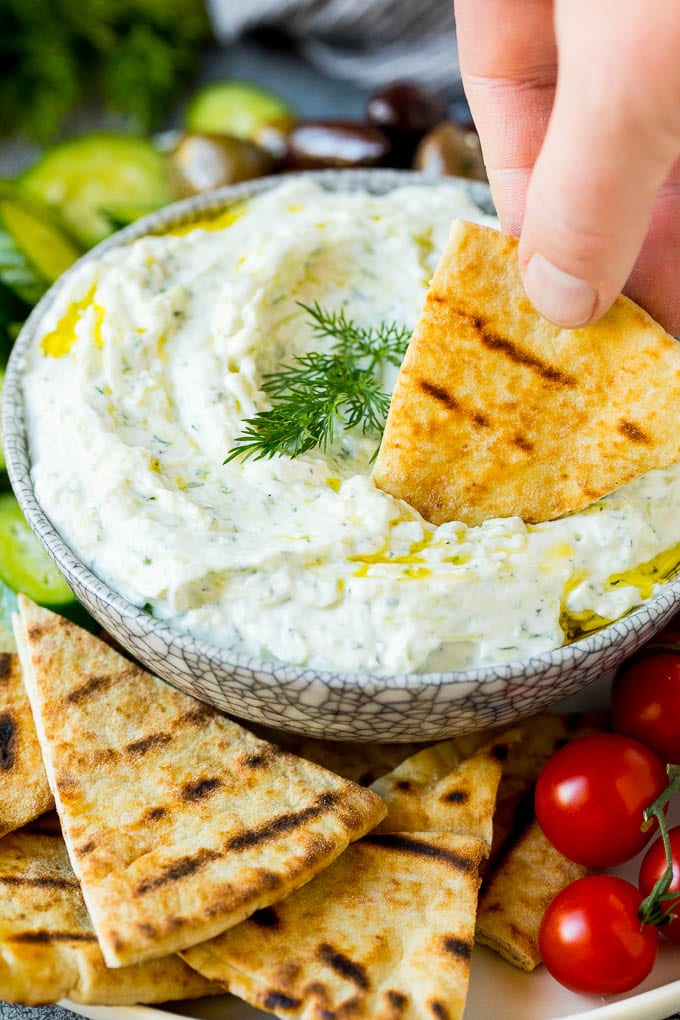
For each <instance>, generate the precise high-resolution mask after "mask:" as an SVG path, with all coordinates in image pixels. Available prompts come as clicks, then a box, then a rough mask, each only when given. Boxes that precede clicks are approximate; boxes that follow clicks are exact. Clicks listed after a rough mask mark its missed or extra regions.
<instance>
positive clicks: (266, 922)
mask: <svg viewBox="0 0 680 1020" xmlns="http://www.w3.org/2000/svg"><path fill="white" fill-rule="evenodd" d="M250 921H251V922H252V923H253V924H256V925H257V927H258V928H269V929H270V930H272V931H278V930H279V929H280V927H281V918H280V917H279V915H278V914H277V913H276V911H275V910H274V908H273V907H263V908H262V909H261V910H256V911H255V913H254V914H251V915H250Z"/></svg>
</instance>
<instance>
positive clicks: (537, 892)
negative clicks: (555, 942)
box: [476, 820, 588, 971]
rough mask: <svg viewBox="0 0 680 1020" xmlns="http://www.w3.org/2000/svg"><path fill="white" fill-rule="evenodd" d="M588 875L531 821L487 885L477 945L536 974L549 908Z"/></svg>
mask: <svg viewBox="0 0 680 1020" xmlns="http://www.w3.org/2000/svg"><path fill="white" fill-rule="evenodd" d="M587 874H588V869H587V868H584V867H583V866H582V865H581V864H575V863H574V861H570V860H568V859H567V858H566V857H563V856H562V854H561V853H560V852H559V850H556V849H555V847H554V846H553V845H552V844H551V843H550V842H549V841H548V840H547V839H546V837H545V836H544V835H543V832H542V830H541V827H540V826H539V824H538V822H537V821H535V820H533V821H530V822H529V824H528V825H527V827H526V829H525V830H524V832H522V834H521V835H520V836H519V838H518V839H517V840H516V841H515V842H514V843H513V844H512V846H511V847H509V848H508V850H507V852H506V853H505V854H504V856H503V858H502V859H501V861H500V862H499V864H498V867H497V868H496V869H495V870H494V871H493V872H492V873H491V874H490V876H489V878H488V881H487V883H486V884H485V886H484V889H483V891H482V895H481V896H480V899H479V912H478V915H477V928H476V939H477V942H481V943H482V944H483V945H485V946H490V947H491V949H495V950H496V952H497V953H500V955H501V956H502V957H504V959H506V960H508V961H509V962H510V963H512V964H514V966H515V967H519V968H520V970H526V971H531V970H534V968H535V967H537V966H538V964H539V963H540V962H541V951H540V948H539V940H538V934H539V931H540V928H541V922H542V920H543V915H544V914H545V911H546V909H547V907H548V905H549V904H550V903H551V902H552V900H553V899H554V898H555V896H557V894H558V892H560V891H561V890H562V889H564V887H565V886H567V885H569V884H570V883H571V882H575V881H576V879H577V878H583V877H584V875H587Z"/></svg>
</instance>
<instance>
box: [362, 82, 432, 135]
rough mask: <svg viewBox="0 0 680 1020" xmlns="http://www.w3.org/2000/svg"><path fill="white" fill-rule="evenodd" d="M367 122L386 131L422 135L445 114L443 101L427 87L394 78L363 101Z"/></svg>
mask: <svg viewBox="0 0 680 1020" xmlns="http://www.w3.org/2000/svg"><path fill="white" fill-rule="evenodd" d="M366 117H367V119H368V122H369V124H373V125H374V126H375V127H379V128H382V129H383V131H385V132H386V133H388V132H392V131H398V132H400V133H402V134H407V135H418V136H420V135H424V134H425V132H426V131H429V130H430V129H431V128H433V127H434V126H435V124H438V123H439V121H440V120H444V119H445V117H446V105H445V103H444V102H443V101H442V100H441V99H440V98H439V96H437V95H435V93H434V92H430V91H429V89H426V88H424V87H423V86H422V85H417V84H416V83H415V82H411V81H395V82H392V84H391V85H386V86H385V87H384V88H382V89H380V90H379V91H378V92H374V94H373V95H372V96H371V98H370V99H369V100H368V103H367V105H366Z"/></svg>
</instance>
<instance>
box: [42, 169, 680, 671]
mask: <svg viewBox="0 0 680 1020" xmlns="http://www.w3.org/2000/svg"><path fill="white" fill-rule="evenodd" d="M453 217H462V218H467V219H472V220H477V221H484V220H485V219H487V218H486V217H484V216H483V215H482V214H481V213H480V212H479V210H477V209H476V208H475V207H474V206H473V205H472V204H471V202H470V200H469V199H468V198H467V197H466V195H465V194H464V193H463V192H462V191H460V190H459V189H458V188H457V187H456V186H454V185H453V184H452V183H442V184H441V185H438V186H433V187H418V186H411V187H404V188H401V189H399V190H398V191H394V192H392V193H391V194H389V195H387V196H381V197H377V196H373V195H369V194H357V193H351V194H350V193H347V194H343V193H331V192H326V191H324V190H322V189H321V188H319V187H318V186H317V185H315V184H313V183H310V182H307V181H304V180H299V181H294V182H287V183H283V184H281V185H280V186H279V187H277V188H276V189H275V190H272V191H269V192H267V193H265V194H263V195H261V196H260V197H257V198H254V199H253V200H251V201H250V202H249V203H248V204H247V206H246V207H244V208H243V210H242V211H241V212H240V215H238V216H237V217H231V218H233V219H234V222H232V223H230V224H227V225H226V226H222V227H220V228H218V229H215V225H214V224H213V225H212V228H211V229H203V228H198V229H192V230H191V231H190V232H188V233H181V234H178V235H169V236H162V237H146V238H143V239H142V240H139V241H137V242H135V243H134V244H132V245H130V246H128V247H124V248H118V249H116V250H114V251H112V252H110V253H108V254H107V255H105V256H103V257H102V258H101V259H100V260H99V261H98V262H91V263H88V264H85V265H83V266H82V268H81V269H80V270H79V271H78V272H76V273H75V274H74V275H73V276H72V277H71V279H70V281H69V284H68V286H67V287H66V288H65V289H64V290H63V291H62V293H61V294H60V295H59V299H58V301H57V303H56V305H55V307H53V308H52V309H51V310H50V313H49V318H48V320H47V321H46V330H45V332H46V335H45V336H44V337H43V339H42V341H41V343H40V344H38V345H36V347H35V349H34V350H33V351H32V352H31V354H30V363H29V367H28V371H27V373H26V376H25V395H26V405H27V408H28V427H29V437H30V444H31V454H32V461H33V478H34V483H35V490H36V494H37V497H38V500H39V501H40V503H41V504H42V506H43V507H44V509H45V510H46V512H47V513H48V514H49V516H50V518H51V519H52V521H53V522H54V524H55V525H56V527H57V528H58V530H59V531H60V532H61V534H62V535H63V536H64V538H65V540H66V541H67V543H68V544H69V545H70V546H71V547H72V548H73V549H74V550H75V551H76V553H77V554H78V555H79V556H80V557H81V558H82V559H83V560H84V562H86V563H87V564H88V565H89V566H90V567H91V568H92V569H93V570H94V571H95V572H96V573H97V574H98V575H99V576H101V577H102V578H103V579H104V580H105V581H107V582H108V583H109V584H110V585H111V586H112V587H113V588H115V589H117V590H118V591H119V592H121V593H122V594H123V595H124V596H125V597H127V598H128V599H130V600H131V601H132V602H134V603H136V604H137V605H140V606H142V605H146V606H148V607H149V609H150V610H151V611H152V612H153V613H154V614H155V615H156V616H157V617H160V618H163V619H165V620H168V621H170V622H172V623H173V624H175V625H176V626H177V627H179V628H182V629H185V630H187V631H190V632H191V633H193V634H195V635H197V636H199V637H203V638H207V639H209V640H211V641H214V642H216V643H217V644H219V645H221V646H224V647H225V648H227V649H230V650H233V651H234V652H241V653H243V652H245V653H250V654H253V655H256V656H260V657H265V658H267V657H274V658H276V659H279V660H283V661H286V662H291V663H298V664H310V665H315V666H319V667H327V668H330V669H335V670H372V671H376V672H393V671H421V670H428V669H432V670H442V669H449V668H460V667H469V666H476V665H487V664H491V663H499V662H504V661H508V660H512V659H517V658H519V657H523V656H526V655H531V654H535V653H538V652H542V651H546V650H548V649H552V648H555V647H557V646H559V645H561V644H562V643H563V641H564V639H565V634H564V631H563V628H562V626H561V622H560V621H561V619H562V622H564V620H565V619H566V617H565V613H569V614H572V617H573V615H575V616H576V618H578V616H579V614H583V618H584V620H585V626H590V625H592V622H593V614H597V616H599V617H603V618H606V619H613V618H616V617H618V616H620V615H621V614H622V613H624V612H626V611H627V610H628V609H630V608H631V607H632V606H634V605H635V604H637V603H639V602H640V601H641V599H642V597H643V595H648V594H650V592H651V587H652V581H651V580H650V577H652V571H651V569H647V570H643V571H642V572H640V573H639V575H635V576H634V577H633V578H632V580H638V585H637V586H636V585H635V584H633V583H630V582H631V578H630V577H629V578H623V579H617V578H616V575H619V574H624V573H626V572H628V571H631V570H632V569H633V568H636V567H637V566H638V565H640V564H644V563H646V562H647V561H649V560H651V559H652V558H654V557H656V556H658V554H660V553H661V552H662V551H664V550H668V549H669V548H670V547H672V546H674V545H675V543H677V542H678V541H680V465H676V466H675V467H673V468H672V469H670V470H667V471H654V472H651V473H649V474H647V475H644V476H643V477H641V478H638V479H637V480H636V481H634V482H632V483H631V484H629V485H626V486H625V487H623V488H621V489H619V490H618V491H617V492H615V493H613V494H612V495H611V496H608V497H606V498H605V499H601V500H599V501H598V502H597V503H594V504H593V505H592V506H590V507H588V508H587V509H586V510H584V511H582V512H581V513H578V514H574V515H572V516H570V517H567V518H564V519H562V520H558V521H553V522H550V523H546V524H541V525H537V526H528V525H525V524H524V523H523V522H522V521H521V520H519V519H517V518H511V519H506V520H489V521H486V522H485V523H484V524H483V525H482V526H481V527H476V528H467V527H465V526H464V525H462V524H457V523H451V524H445V525H443V526H441V527H439V528H435V527H433V526H432V525H430V524H428V523H426V522H425V521H423V520H422V518H420V516H419V515H418V514H417V513H416V512H415V511H414V510H412V509H411V508H410V507H409V506H407V505H406V504H405V503H403V502H400V501H398V500H395V499H393V498H392V497H391V496H388V495H387V494H385V493H384V492H382V491H380V490H379V489H377V488H376V487H375V485H374V484H373V481H372V479H371V457H372V455H373V454H374V453H375V449H376V439H375V438H367V437H365V436H363V435H362V434H361V433H352V434H350V433H341V432H340V433H338V436H337V439H336V441H335V445H334V446H333V448H332V449H331V450H330V451H329V452H327V453H326V454H325V455H324V454H321V453H320V452H314V453H308V454H306V455H304V456H301V457H299V458H298V459H296V460H292V459H289V458H285V457H275V458H274V459H270V460H260V461H254V460H248V461H242V460H236V461H231V462H230V463H227V464H223V461H224V459H225V457H226V455H227V454H228V453H229V451H230V450H231V449H232V448H233V445H234V439H235V437H236V436H238V435H239V434H240V433H241V431H242V420H243V419H244V418H248V417H252V416H253V415H254V414H255V413H257V412H258V411H259V410H263V409H265V408H267V406H268V398H267V397H266V396H265V394H263V392H262V390H261V383H262V377H263V374H265V373H267V372H271V371H273V370H275V369H276V368H278V367H280V365H281V364H285V363H288V362H289V361H290V358H291V356H292V355H294V354H299V353H302V352H304V351H307V350H310V349H312V347H314V346H317V345H318V341H316V340H314V338H313V335H312V330H311V328H310V326H309V324H308V322H307V316H306V313H305V312H304V311H303V310H302V309H301V308H300V307H299V304H298V302H304V303H306V304H311V303H313V302H314V301H318V302H319V303H320V304H321V305H322V306H323V307H324V308H327V309H330V310H339V309H344V310H345V312H346V314H347V315H348V316H351V317H352V318H354V319H355V320H356V321H357V322H359V323H361V324H364V325H367V326H370V325H377V324H378V323H380V322H381V321H382V320H387V321H396V322H398V323H403V324H405V325H406V326H408V327H413V325H414V324H415V321H416V318H417V316H418V314H419V311H420V308H421V306H422V303H423V299H424V296H425V292H426V289H427V285H428V280H429V278H430V276H431V274H432V273H433V271H434V268H435V265H436V263H437V260H438V255H439V252H440V251H441V250H442V249H443V247H444V244H445V242H446V238H447V235H448V231H449V226H450V222H451V219H452V218H453ZM487 221H488V220H487ZM392 382H393V380H392ZM388 384H389V381H388ZM455 469H456V466H455V465H452V470H455ZM671 558H672V559H673V563H672V564H671V563H670V562H669V563H668V564H667V567H668V568H670V566H671V565H674V563H675V561H676V560H677V559H680V552H678V555H677V556H675V557H673V556H672V555H671ZM667 559H668V557H666V560H667ZM664 563H665V561H664ZM657 566H658V564H657ZM612 578H613V580H611V579H612ZM645 585H646V586H647V587H646V589H645Z"/></svg>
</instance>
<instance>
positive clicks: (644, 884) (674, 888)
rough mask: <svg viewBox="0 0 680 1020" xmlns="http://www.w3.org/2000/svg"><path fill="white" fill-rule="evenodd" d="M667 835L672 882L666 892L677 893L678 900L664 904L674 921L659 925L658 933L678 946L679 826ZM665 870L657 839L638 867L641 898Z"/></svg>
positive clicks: (664, 857)
mask: <svg viewBox="0 0 680 1020" xmlns="http://www.w3.org/2000/svg"><path fill="white" fill-rule="evenodd" d="M668 835H669V836H670V839H671V855H672V857H673V880H672V882H671V884H670V887H669V890H668V891H669V892H677V893H678V898H677V899H676V900H673V899H671V900H666V902H665V903H664V906H665V908H666V909H667V910H668V911H669V912H670V913H671V914H675V915H676V916H675V920H674V921H671V923H670V924H664V925H661V926H660V928H659V931H660V932H661V934H662V935H665V936H666V937H667V938H669V939H670V940H671V942H677V943H678V945H680V825H676V827H675V828H674V829H670V830H669V833H668ZM665 870H666V852H665V850H664V846H663V840H662V839H657V841H656V842H655V843H652V845H651V846H650V848H649V850H648V851H647V853H646V854H645V857H644V860H643V861H642V864H641V865H640V881H639V883H638V884H639V886H640V892H641V893H642V895H643V897H644V896H649V894H650V892H651V891H652V889H653V888H654V886H655V885H656V882H657V881H658V879H660V878H661V876H662V875H663V873H664V872H665Z"/></svg>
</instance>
